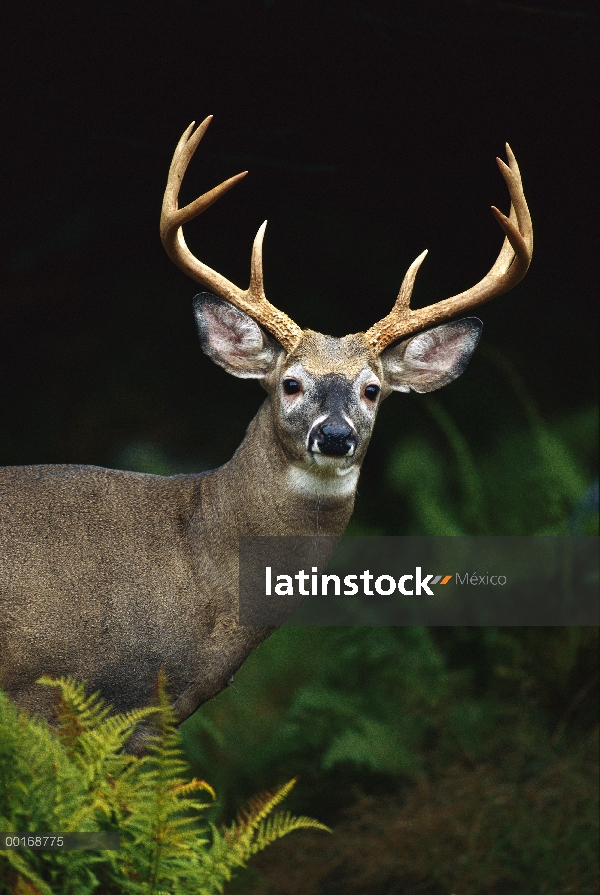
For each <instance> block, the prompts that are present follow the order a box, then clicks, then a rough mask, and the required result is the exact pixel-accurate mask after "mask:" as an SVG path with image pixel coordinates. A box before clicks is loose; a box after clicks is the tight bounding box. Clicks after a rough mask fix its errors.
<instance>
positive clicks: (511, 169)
mask: <svg viewBox="0 0 600 895" xmlns="http://www.w3.org/2000/svg"><path fill="white" fill-rule="evenodd" d="M506 155H507V158H508V165H506V164H505V163H504V162H503V161H502V160H501V159H499V158H497V159H496V161H497V162H498V167H499V168H500V173H501V174H502V176H503V177H504V180H505V181H506V185H507V187H508V191H509V193H510V199H511V206H510V216H509V217H508V218H507V217H506V216H505V215H503V214H502V212H501V211H498V209H497V208H496V207H495V206H494V205H492V211H493V213H494V216H495V218H496V220H497V221H498V223H499V224H500V226H501V227H502V229H503V230H504V233H505V234H506V237H505V239H504V243H503V244H502V249H501V250H500V254H499V255H498V257H497V259H496V263H495V264H494V266H493V267H492V269H491V270H490V272H489V273H488V274H487V275H486V276H485V277H484V278H483V279H482V280H480V281H479V283H477V284H476V285H475V286H471V288H470V289H467V291H466V292H460V293H459V294H458V295H453V296H452V297H451V298H446V299H445V300H444V301H439V302H437V304H434V305H429V306H428V307H426V308H420V309H419V310H418V311H413V310H412V309H411V308H410V296H411V293H412V290H413V285H414V282H415V277H416V275H417V271H418V269H419V267H420V266H421V264H422V262H423V260H424V258H425V255H426V254H427V251H425V252H423V253H422V254H421V255H419V257H418V258H417V259H416V260H415V261H413V263H412V264H411V266H410V267H409V268H408V271H407V272H406V276H405V277H404V280H403V282H402V286H401V287H400V292H399V294H398V298H397V299H396V303H395V305H394V307H393V308H392V310H391V311H390V313H389V314H388V315H387V317H384V318H383V320H380V321H379V323H376V324H375V325H374V326H372V327H371V328H370V329H368V330H367V332H366V333H364V334H363V338H364V339H365V340H366V342H367V344H368V345H369V346H370V348H371V349H372V350H373V351H374V352H375V353H376V354H380V353H381V352H382V351H383V349H384V348H386V347H387V346H388V345H390V344H391V343H392V342H395V341H397V340H398V339H400V338H402V336H407V335H410V334H411V333H414V332H416V331H417V330H420V329H424V328H425V327H426V326H431V325H432V324H434V323H440V322H441V321H442V320H447V319H448V318H449V317H453V316H454V315H455V314H459V313H461V312H462V311H465V310H467V309H470V308H474V307H476V305H481V304H483V303H484V302H486V301H490V299H492V298H495V297H496V296H497V295H502V293H503V292H508V291H509V289H512V287H513V286H516V284H517V283H518V282H519V280H522V279H523V277H524V276H525V274H526V273H527V268H528V267H529V264H530V262H531V255H532V253H533V229H532V226H531V217H530V215H529V209H528V208H527V202H526V201H525V195H524V193H523V185H522V183H521V175H520V173H519V166H518V165H517V160H516V159H515V157H514V155H513V153H512V150H511V148H510V146H509V145H508V143H507V144H506Z"/></svg>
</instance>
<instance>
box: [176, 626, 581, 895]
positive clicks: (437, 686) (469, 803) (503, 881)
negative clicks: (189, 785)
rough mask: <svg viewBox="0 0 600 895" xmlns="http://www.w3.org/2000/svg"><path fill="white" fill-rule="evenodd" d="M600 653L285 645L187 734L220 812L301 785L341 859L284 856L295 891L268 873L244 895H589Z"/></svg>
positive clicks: (289, 639) (370, 635)
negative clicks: (288, 779)
mask: <svg viewBox="0 0 600 895" xmlns="http://www.w3.org/2000/svg"><path fill="white" fill-rule="evenodd" d="M597 648H598V632H597V631H596V630H595V629H593V628H440V629H435V628H432V629H424V628H324V629H310V628H283V629H281V630H280V631H278V632H277V633H276V634H275V635H274V636H273V637H272V638H270V639H269V640H268V641H266V642H265V643H264V644H263V645H262V646H261V647H260V648H259V649H258V650H257V651H256V653H254V654H253V655H252V656H251V657H250V658H249V659H248V660H247V662H246V663H245V665H244V667H243V668H242V669H240V671H239V672H238V674H237V676H236V679H235V682H234V685H233V686H232V687H230V688H228V689H227V690H226V691H224V692H223V693H222V694H220V695H219V696H218V697H217V698H216V699H214V700H212V701H211V702H210V703H208V704H207V705H206V706H204V707H203V708H202V710H201V711H200V712H198V713H197V714H196V715H195V716H193V717H192V718H191V719H189V721H187V722H186V724H185V725H184V736H185V743H186V747H187V749H188V752H189V753H190V757H191V759H192V761H193V766H194V767H195V769H196V770H197V772H198V773H204V772H205V769H206V768H214V769H217V768H220V769H221V776H220V778H219V790H220V791H221V792H223V794H224V796H225V797H226V799H227V797H228V799H229V801H231V799H232V798H234V797H235V798H237V797H239V794H240V792H249V791H250V790H251V788H252V787H256V786H257V785H259V786H260V785H263V782H264V781H265V780H266V779H267V778H268V776H269V774H272V773H273V769H274V768H276V769H277V771H278V773H279V774H281V775H283V774H286V773H289V771H290V769H291V768H295V769H297V770H298V771H299V772H300V773H301V776H302V791H301V797H302V801H303V802H307V801H308V802H309V803H310V805H311V813H313V814H315V813H316V814H317V815H318V816H321V817H323V818H324V819H325V820H326V821H327V822H328V823H330V824H332V825H334V826H335V830H336V839H335V847H333V843H332V847H331V848H330V847H329V846H328V841H327V840H323V841H322V842H315V843H306V842H305V843H303V844H302V845H300V844H298V845H295V844H294V842H292V841H290V843H289V844H288V845H282V850H284V851H285V853H286V861H285V862H284V863H283V866H287V863H288V862H289V863H296V862H300V865H299V866H301V868H302V872H300V870H299V871H298V879H300V878H301V880H302V882H296V883H295V884H293V883H292V882H291V881H290V880H288V878H287V876H286V873H285V872H282V871H280V870H279V868H278V866H277V864H278V862H277V861H270V860H269V857H268V856H267V855H265V856H264V857H263V858H261V860H260V867H261V868H262V869H263V871H264V872H265V873H266V874H267V878H268V879H269V880H271V881H272V882H271V887H266V886H267V883H265V887H266V888H265V889H264V890H263V889H262V888H260V886H259V883H258V882H257V881H256V879H253V880H249V883H248V884H249V886H250V888H249V889H248V891H251V892H252V893H253V895H254V893H255V892H263V891H265V892H267V891H268V892H269V893H277V895H284V893H285V895H287V893H294V895H296V893H298V895H300V893H302V895H309V893H313V892H314V893H317V892H320V891H327V892H330V891H331V892H332V893H337V892H338V891H339V892H340V893H341V892H344V893H353V892H356V893H361V895H363V893H365V892H371V891H372V892H379V891H381V892H388V891H390V892H391V891H421V890H420V889H417V888H413V883H414V879H415V878H419V879H421V878H422V879H423V880H424V881H425V882H423V889H422V891H423V892H429V891H431V892H437V891H438V887H440V886H441V887H442V888H439V891H440V892H442V891H457V892H458V891H461V892H464V893H472V895H478V893H483V892H488V891H495V889H494V888H493V886H495V885H499V886H500V889H498V891H505V888H506V886H508V887H509V888H506V891H511V892H514V893H517V892H522V893H527V895H534V893H535V895H538V893H539V892H541V891H548V892H556V893H559V892H561V893H562V892H564V893H565V895H566V893H567V892H568V891H569V890H568V888H566V887H565V886H566V883H565V880H566V879H568V880H569V881H570V884H571V885H572V886H573V887H574V888H573V889H572V891H574V892H575V891H577V892H582V893H583V892H590V893H592V892H593V891H594V889H593V880H594V879H597V868H596V866H595V863H594V861H593V859H592V858H591V856H592V855H593V854H594V847H595V846H594V843H595V838H596V836H597V806H596V795H595V793H596V785H597V783H596V777H597V758H596V753H595V751H594V750H595V743H596V741H597V721H596V718H597V711H598V675H597ZM215 731H218V734H217V735H215ZM406 806H410V809H409V807H406ZM436 818H437V819H436ZM305 852H306V854H307V855H309V856H310V858H308V857H306V858H305V857H303V856H302V855H303V854H304V853H305ZM384 867H385V868H387V870H386V873H389V874H391V876H390V880H393V883H392V881H390V880H388V881H387V882H386V880H385V879H384V880H383V881H382V880H381V873H382V872H383V871H382V868H384ZM316 868H320V869H319V870H317V869H316ZM478 871H479V873H480V876H478ZM328 874H329V875H328ZM338 877H339V878H340V880H342V882H340V887H339V888H335V887H333V888H331V889H330V888H327V887H325V883H324V882H323V880H325V879H326V880H327V881H328V882H327V885H330V883H329V880H330V879H331V878H338ZM309 879H312V880H314V885H313V884H309V882H308V880H309ZM359 879H363V880H368V882H367V881H365V882H364V883H363V884H362V888H361V886H359V884H358V882H357V880H359ZM386 879H387V878H386ZM486 880H487V881H488V882H489V886H488V888H487V889H486V888H485V887H484V885H483V883H484V881H486ZM427 881H428V882H427ZM448 881H454V889H449V888H448V889H447V888H445V887H444V886H445V885H446V883H448V885H449V882H448ZM590 881H592V882H590ZM584 882H585V885H587V886H588V888H587V889H586V888H585V887H584ZM580 884H581V885H580ZM394 886H395V887H396V888H394ZM502 886H504V887H505V888H502ZM590 886H592V888H590ZM561 887H562V888H561ZM236 891H237V890H236ZM243 891H246V890H245V889H244V890H243Z"/></svg>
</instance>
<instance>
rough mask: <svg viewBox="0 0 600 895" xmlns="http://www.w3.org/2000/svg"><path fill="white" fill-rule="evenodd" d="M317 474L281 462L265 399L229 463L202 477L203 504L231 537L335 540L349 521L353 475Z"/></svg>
mask: <svg viewBox="0 0 600 895" xmlns="http://www.w3.org/2000/svg"><path fill="white" fill-rule="evenodd" d="M318 473H319V470H317V471H316V472H311V471H309V470H307V469H306V467H303V466H302V465H301V464H299V463H298V464H295V463H293V462H291V461H290V460H289V459H288V457H286V455H285V453H284V450H283V448H282V446H281V444H280V443H279V440H278V438H277V431H276V426H275V420H274V418H273V408H272V404H271V401H270V399H269V398H267V400H266V401H265V402H264V404H263V405H262V407H261V408H260V410H259V411H258V413H257V415H256V416H255V418H254V419H253V420H252V422H251V423H250V425H249V427H248V431H247V433H246V437H245V438H244V440H243V442H242V444H241V445H240V447H239V448H238V449H237V451H236V452H235V454H234V456H233V457H232V459H231V460H230V461H229V463H226V464H225V465H224V466H222V467H220V468H219V469H216V470H214V471H212V472H210V473H207V475H206V476H205V477H204V480H203V489H202V490H203V498H204V500H203V504H204V506H209V505H210V506H211V507H217V508H218V514H219V518H220V521H222V522H224V523H225V524H228V527H233V528H234V529H235V534H236V536H240V535H248V536H252V535H255V536H267V535H279V536H284V535H296V536H311V535H321V536H325V535H330V536H340V535H342V534H343V532H344V530H345V528H346V525H347V524H348V521H349V519H350V516H351V515H352V510H353V507H354V497H355V493H356V485H357V482H358V474H359V469H358V468H352V469H350V470H349V471H348V472H345V474H341V475H336V476H331V475H322V474H321V475H319V474H318ZM207 498H210V499H209V500H208V501H207V500H206V499H207ZM207 521H208V520H207Z"/></svg>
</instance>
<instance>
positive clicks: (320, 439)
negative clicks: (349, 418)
mask: <svg viewBox="0 0 600 895" xmlns="http://www.w3.org/2000/svg"><path fill="white" fill-rule="evenodd" d="M357 444H358V438H357V436H356V432H354V431H353V429H351V428H350V426H348V425H347V423H338V422H334V421H330V420H326V421H325V422H323V423H321V424H320V425H317V426H316V427H315V428H314V429H313V431H312V432H311V437H310V450H312V451H314V452H315V453H318V454H328V455H329V456H333V457H344V456H346V454H353V453H354V452H355V450H356V446H357Z"/></svg>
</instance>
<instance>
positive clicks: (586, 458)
mask: <svg viewBox="0 0 600 895" xmlns="http://www.w3.org/2000/svg"><path fill="white" fill-rule="evenodd" d="M483 354H484V356H485V357H486V359H487V360H488V361H491V363H492V364H493V365H494V366H495V367H496V368H497V369H499V370H500V371H501V373H502V374H503V378H504V380H505V382H506V383H507V384H508V386H509V388H510V390H511V392H512V397H513V398H516V402H517V406H518V408H519V409H520V412H521V414H522V415H523V416H524V418H525V421H526V425H525V426H523V425H522V424H517V425H515V423H514V422H513V423H512V424H511V423H510V419H509V420H505V421H504V423H503V425H502V427H501V428H500V429H499V432H498V434H497V435H496V437H495V438H494V440H493V446H492V447H491V449H488V450H487V452H484V451H480V452H479V455H478V456H475V454H474V451H473V449H472V448H471V446H470V444H469V440H468V438H467V437H466V436H465V435H464V434H463V432H462V431H461V427H460V426H459V425H458V424H457V423H456V422H455V420H454V418H453V416H452V415H451V414H450V413H448V411H447V410H446V409H445V408H444V405H443V403H442V402H441V401H440V400H439V399H437V398H436V397H433V396H432V395H426V396H425V397H424V398H423V399H421V401H422V403H421V406H422V408H423V411H424V412H426V413H428V414H429V415H430V416H431V417H432V418H433V420H434V421H435V425H436V427H437V428H438V431H439V432H440V433H441V434H442V436H443V441H442V442H441V443H437V444H436V443H435V441H432V440H431V439H427V438H425V437H424V436H423V435H420V434H419V435H410V436H408V437H407V438H405V439H404V440H403V442H402V443H401V444H399V445H397V447H396V448H395V450H393V452H392V453H391V456H390V458H389V462H388V482H389V484H390V485H391V486H392V488H393V489H394V490H395V491H397V492H398V493H400V494H402V495H403V496H404V497H405V499H406V500H407V503H408V505H409V507H410V510H411V513H412V518H409V519H408V520H407V519H405V518H403V520H402V531H401V532H390V533H401V534H419V535H426V534H429V535H462V534H467V535H569V534H597V532H598V482H597V471H594V469H593V466H592V463H593V462H594V461H592V462H590V460H591V458H595V457H596V456H597V448H598V409H597V407H587V408H583V409H579V410H577V411H575V412H574V413H572V414H571V415H570V416H567V417H565V418H563V419H561V420H559V421H555V422H553V423H552V424H548V423H545V422H544V421H543V419H542V417H541V415H540V414H539V412H538V410H537V408H536V407H535V404H534V402H533V400H532V399H531V397H530V395H529V393H528V391H527V389H526V387H525V385H524V383H523V381H522V380H521V378H520V376H519V374H518V373H517V371H516V370H514V369H513V368H512V366H511V365H510V364H509V363H508V361H507V360H506V359H505V358H504V357H503V356H502V355H501V354H500V353H499V352H495V351H493V350H492V349H490V348H487V349H486V350H485V351H483ZM497 369H496V371H495V372H497ZM417 400H419V399H417ZM510 408H511V404H510V403H509V402H507V401H506V399H505V406H504V405H500V406H499V408H498V409H499V412H500V414H501V416H502V418H503V420H504V419H505V417H506V416H507V415H508V413H509V411H510ZM594 473H595V475H596V479H595V481H594Z"/></svg>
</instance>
